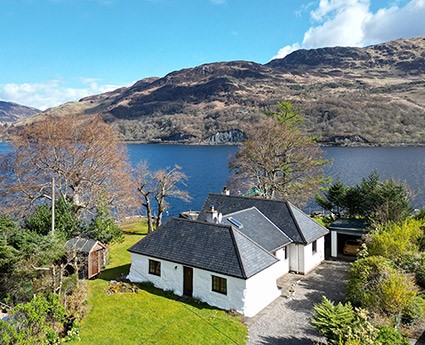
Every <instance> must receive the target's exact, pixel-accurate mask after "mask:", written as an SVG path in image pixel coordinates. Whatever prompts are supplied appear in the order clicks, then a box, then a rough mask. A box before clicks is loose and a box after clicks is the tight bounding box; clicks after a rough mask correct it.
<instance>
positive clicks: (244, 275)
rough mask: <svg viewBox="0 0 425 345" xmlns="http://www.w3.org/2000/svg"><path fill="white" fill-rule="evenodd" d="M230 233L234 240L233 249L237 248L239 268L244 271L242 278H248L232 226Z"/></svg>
mask: <svg viewBox="0 0 425 345" xmlns="http://www.w3.org/2000/svg"><path fill="white" fill-rule="evenodd" d="M229 232H230V238H231V239H232V243H233V248H235V251H236V258H237V259H238V262H239V267H240V269H241V271H242V276H243V277H244V278H248V275H247V274H246V271H245V267H244V264H243V262H242V257H241V253H240V251H239V247H238V243H237V241H236V238H235V234H234V229H233V227H232V226H230V229H229Z"/></svg>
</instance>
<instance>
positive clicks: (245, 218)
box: [222, 206, 292, 252]
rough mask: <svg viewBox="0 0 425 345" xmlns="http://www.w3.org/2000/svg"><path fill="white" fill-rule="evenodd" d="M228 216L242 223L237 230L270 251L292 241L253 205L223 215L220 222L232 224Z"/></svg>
mask: <svg viewBox="0 0 425 345" xmlns="http://www.w3.org/2000/svg"><path fill="white" fill-rule="evenodd" d="M229 218H233V219H236V220H237V221H238V222H240V223H241V224H243V227H242V228H241V229H238V230H239V231H240V232H242V233H243V234H244V235H246V236H247V237H249V238H250V239H251V240H253V241H254V242H256V243H258V244H259V245H260V246H262V247H263V248H264V249H267V250H268V251H270V252H271V251H274V250H276V249H278V248H281V247H283V246H285V245H287V244H289V243H291V242H292V240H291V239H290V238H289V237H288V236H286V235H285V234H284V233H283V232H282V231H281V230H280V229H279V228H278V227H277V226H276V225H275V224H274V223H272V221H271V220H270V219H268V218H267V217H266V216H265V215H264V214H263V213H261V212H260V211H259V210H258V209H257V208H256V207H255V206H254V207H251V208H248V209H245V210H242V211H237V212H234V213H230V214H227V215H224V216H223V220H222V223H224V224H228V225H232V222H231V221H229Z"/></svg>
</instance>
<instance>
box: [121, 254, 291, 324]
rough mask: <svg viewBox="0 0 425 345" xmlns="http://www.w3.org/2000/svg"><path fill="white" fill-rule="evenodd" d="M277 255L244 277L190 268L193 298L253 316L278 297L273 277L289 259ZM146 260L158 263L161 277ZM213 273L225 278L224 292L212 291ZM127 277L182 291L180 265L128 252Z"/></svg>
mask: <svg viewBox="0 0 425 345" xmlns="http://www.w3.org/2000/svg"><path fill="white" fill-rule="evenodd" d="M276 255H277V256H281V257H282V259H281V260H280V261H279V262H277V263H276V264H274V265H272V266H270V267H268V268H267V269H265V270H263V271H261V272H259V273H257V274H256V275H254V276H252V277H251V278H249V279H247V280H245V279H240V278H235V277H229V276H225V275H222V274H218V273H213V272H209V271H206V270H202V269H198V268H193V297H196V298H199V299H200V300H202V301H204V302H206V303H208V304H210V305H213V306H216V307H219V308H221V309H226V310H229V309H235V310H236V311H238V312H240V313H242V314H244V315H245V316H248V317H251V316H254V315H255V314H256V313H258V312H259V311H260V310H262V309H264V308H265V307H266V306H267V305H268V304H270V303H271V302H272V301H274V300H275V299H276V298H277V297H279V296H280V290H279V289H278V288H277V283H276V280H277V278H279V277H280V276H282V275H284V274H285V273H287V272H288V271H289V260H285V259H284V253H283V250H279V251H278V252H277V253H276ZM149 259H152V260H156V261H159V262H161V276H156V275H153V274H149V273H148V272H149ZM212 275H215V276H218V277H222V278H225V279H227V295H224V294H221V293H218V292H215V291H212ZM127 278H128V279H130V280H131V281H132V282H146V281H151V282H152V283H153V284H154V285H155V286H156V287H158V288H160V289H163V290H167V289H168V290H173V291H174V293H175V294H177V295H182V294H183V265H181V264H176V263H173V262H169V261H165V260H159V259H155V258H149V257H146V256H143V255H140V254H135V253H131V267H130V273H129V275H128V277H127Z"/></svg>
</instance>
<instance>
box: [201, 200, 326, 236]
mask: <svg viewBox="0 0 425 345" xmlns="http://www.w3.org/2000/svg"><path fill="white" fill-rule="evenodd" d="M211 205H213V206H214V208H215V209H216V210H217V211H218V212H220V213H222V214H230V213H234V212H237V211H241V210H245V209H248V208H251V207H256V208H257V209H258V210H259V211H260V212H261V213H263V214H264V215H265V216H266V217H267V218H268V219H269V220H270V221H271V222H272V223H274V224H275V225H276V226H277V227H278V228H279V229H280V230H281V231H282V232H283V233H284V234H286V235H287V236H288V237H289V238H290V239H291V240H292V241H293V242H295V243H302V244H307V243H310V242H311V241H310V240H311V239H312V238H315V237H316V235H317V234H319V233H321V234H322V236H323V235H325V234H326V233H328V231H327V230H326V228H324V227H322V226H321V225H320V224H318V223H316V222H314V221H313V220H312V219H310V217H309V216H308V215H306V214H304V213H303V212H302V211H301V210H299V209H296V210H295V211H294V209H295V206H293V205H292V204H290V203H289V202H285V201H280V200H270V199H260V198H247V197H241V196H233V195H230V196H229V195H224V194H209V195H208V197H207V199H206V201H205V203H204V205H203V207H202V209H201V211H200V213H199V218H198V219H199V220H201V221H205V220H206V219H207V218H206V217H207V211H208V210H209V209H210V206H211ZM294 212H295V214H296V216H295V215H294ZM306 218H307V219H309V221H307V220H306ZM310 221H311V222H314V223H311V222H310ZM319 237H320V236H319ZM315 239H317V238H315ZM313 241H314V240H313Z"/></svg>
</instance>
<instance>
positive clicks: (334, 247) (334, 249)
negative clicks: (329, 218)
mask: <svg viewBox="0 0 425 345" xmlns="http://www.w3.org/2000/svg"><path fill="white" fill-rule="evenodd" d="M331 256H333V257H334V258H336V257H337V256H338V233H337V232H336V231H331Z"/></svg>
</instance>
